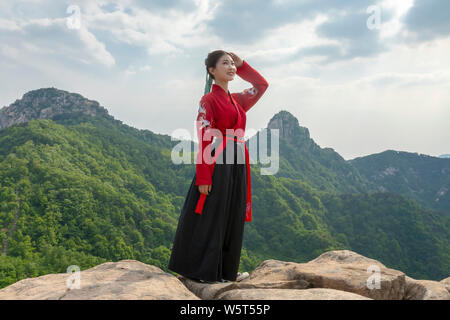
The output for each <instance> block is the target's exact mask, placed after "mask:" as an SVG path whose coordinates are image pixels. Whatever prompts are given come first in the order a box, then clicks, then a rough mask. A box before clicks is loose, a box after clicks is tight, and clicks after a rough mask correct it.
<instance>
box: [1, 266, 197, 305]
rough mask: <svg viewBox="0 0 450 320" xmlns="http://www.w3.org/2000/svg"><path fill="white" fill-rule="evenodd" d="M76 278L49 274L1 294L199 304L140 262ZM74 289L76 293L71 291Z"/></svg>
mask: <svg viewBox="0 0 450 320" xmlns="http://www.w3.org/2000/svg"><path fill="white" fill-rule="evenodd" d="M75 275H76V274H68V273H58V274H47V275H44V276H40V277H36V278H28V279H23V280H20V281H18V282H16V283H14V284H12V285H10V286H8V287H6V288H3V289H2V290H0V299H3V300H5V299H8V300H11V299H14V300H31V299H32V300H44V299H45V300H91V299H92V300H93V299H95V300H137V299H139V300H144V299H145V300H169V299H170V300H173V299H183V300H185V299H186V300H199V298H198V297H196V296H195V295H194V294H193V293H192V292H190V291H189V290H188V289H187V288H186V287H185V286H183V284H182V283H181V282H180V281H179V280H178V279H177V278H176V277H174V276H173V275H171V274H169V273H166V272H164V271H162V270H161V269H160V268H158V267H155V266H152V265H148V264H145V263H142V262H140V261H137V260H121V261H119V262H105V263H102V264H100V265H98V266H96V267H93V268H90V269H87V270H84V271H80V273H79V279H80V281H79V284H80V285H79V289H77V288H75V287H74V286H75V285H76V281H75V282H72V285H70V284H69V285H67V283H66V282H67V281H69V282H70V280H68V279H69V278H70V279H73V278H74V276H75ZM70 287H72V289H70Z"/></svg>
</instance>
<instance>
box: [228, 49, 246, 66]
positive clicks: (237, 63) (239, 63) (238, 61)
mask: <svg viewBox="0 0 450 320" xmlns="http://www.w3.org/2000/svg"><path fill="white" fill-rule="evenodd" d="M227 53H228V54H229V55H230V56H231V58H232V59H233V61H234V65H235V66H236V68H239V67H240V66H242V64H243V63H244V62H243V61H242V59H241V58H239V57H238V56H237V55H236V54H235V53H233V52H227Z"/></svg>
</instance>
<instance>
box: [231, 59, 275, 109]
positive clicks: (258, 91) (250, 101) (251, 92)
mask: <svg viewBox="0 0 450 320" xmlns="http://www.w3.org/2000/svg"><path fill="white" fill-rule="evenodd" d="M236 74H237V75H238V76H239V77H241V78H242V79H243V80H245V81H248V82H250V83H251V84H252V85H253V87H252V88H248V89H245V90H244V91H242V92H239V93H232V96H233V98H234V99H236V101H237V102H238V103H239V104H240V105H241V107H242V108H243V109H244V110H245V112H247V111H248V110H250V108H251V107H253V106H254V105H255V103H256V102H257V101H258V100H259V98H261V96H262V95H263V93H264V92H265V91H266V89H267V87H268V86H269V83H268V82H267V81H266V79H264V77H263V76H262V75H260V74H259V73H258V71H256V70H255V69H253V68H252V67H251V66H250V65H249V64H248V63H247V61H245V60H243V63H242V65H241V66H240V67H239V68H237V70H236Z"/></svg>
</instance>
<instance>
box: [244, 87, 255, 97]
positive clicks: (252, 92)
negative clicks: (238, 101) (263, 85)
mask: <svg viewBox="0 0 450 320" xmlns="http://www.w3.org/2000/svg"><path fill="white" fill-rule="evenodd" d="M247 92H248V93H249V94H250V95H252V96H253V95H255V94H256V93H258V89H256V88H255V87H253V88H249V89H245V90H244V91H243V92H242V94H246V93H247Z"/></svg>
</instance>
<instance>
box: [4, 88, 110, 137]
mask: <svg viewBox="0 0 450 320" xmlns="http://www.w3.org/2000/svg"><path fill="white" fill-rule="evenodd" d="M76 113H82V114H85V115H88V116H97V115H105V116H106V115H108V111H107V110H106V109H105V108H104V107H102V106H100V104H99V103H98V102H97V101H94V100H89V99H86V98H84V97H83V96H81V95H80V94H77V93H70V92H68V91H64V90H59V89H56V88H43V89H37V90H32V91H29V92H27V93H25V94H24V95H23V97H22V99H18V100H16V101H15V102H14V103H12V104H10V105H9V106H7V107H4V108H2V109H0V130H1V129H4V128H7V127H10V126H12V125H14V124H17V123H25V122H28V121H30V120H33V119H53V118H54V117H56V116H60V115H63V114H76Z"/></svg>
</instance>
